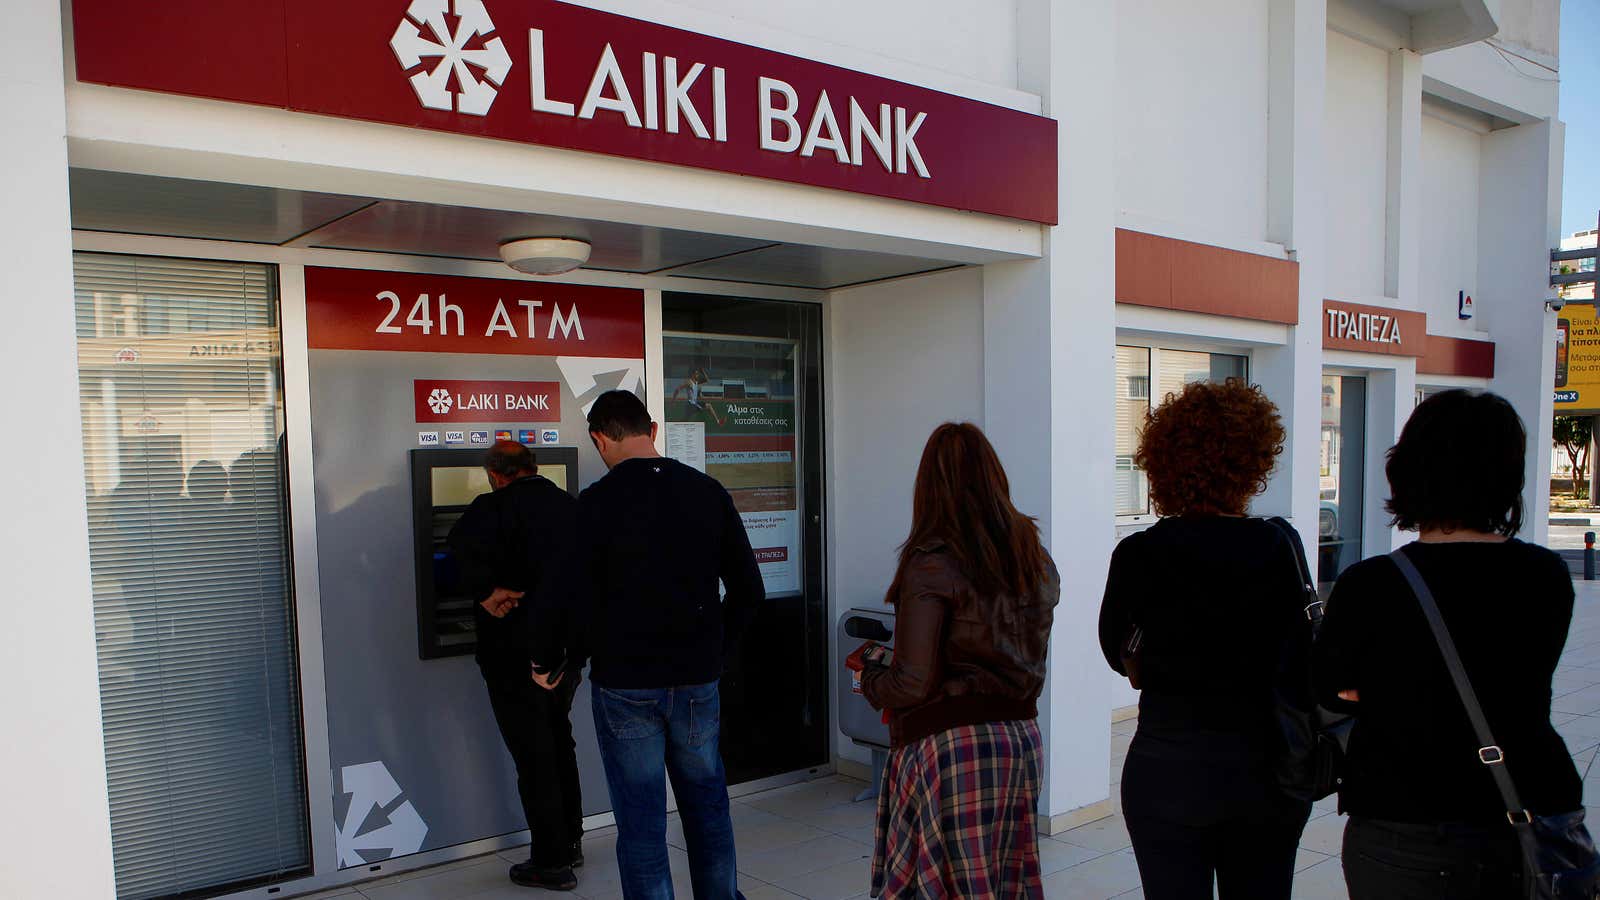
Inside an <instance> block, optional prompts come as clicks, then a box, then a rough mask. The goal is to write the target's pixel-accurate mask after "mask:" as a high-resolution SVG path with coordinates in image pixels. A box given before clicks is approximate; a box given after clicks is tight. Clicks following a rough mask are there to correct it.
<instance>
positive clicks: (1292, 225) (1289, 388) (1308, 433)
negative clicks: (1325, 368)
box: [1253, 0, 1328, 551]
mask: <svg viewBox="0 0 1600 900" xmlns="http://www.w3.org/2000/svg"><path fill="white" fill-rule="evenodd" d="M1270 14H1271V29H1270V33H1271V42H1272V47H1271V53H1270V73H1271V77H1272V89H1271V95H1270V97H1269V108H1270V110H1271V113H1272V116H1271V130H1270V132H1269V135H1268V139H1269V141H1270V144H1269V152H1268V159H1269V161H1270V165H1269V166H1268V179H1267V180H1268V211H1267V212H1268V215H1267V222H1268V235H1267V239H1268V240H1271V241H1275V242H1277V243H1280V244H1283V245H1284V246H1285V247H1286V248H1288V250H1289V253H1290V254H1291V256H1292V257H1293V258H1294V260H1295V261H1296V262H1297V263H1299V265H1300V310H1299V319H1300V322H1299V324H1298V325H1296V326H1294V327H1293V328H1290V329H1289V341H1288V343H1287V344H1285V345H1284V346H1282V347H1272V348H1268V349H1263V350H1258V351H1257V352H1256V354H1255V357H1254V361H1255V373H1254V375H1253V378H1254V380H1255V381H1257V382H1258V383H1260V384H1262V385H1264V386H1265V387H1266V389H1267V393H1268V394H1269V395H1270V396H1271V397H1272V400H1273V402H1275V403H1277V404H1278V409H1279V411H1280V412H1281V413H1282V415H1283V424H1284V428H1285V430H1286V431H1287V432H1288V443H1287V445H1286V446H1285V447H1284V452H1283V456H1281V457H1279V459H1278V469H1277V472H1276V473H1275V474H1274V475H1273V478H1272V482H1271V484H1270V485H1269V486H1268V489H1267V493H1266V494H1265V495H1264V496H1263V497H1262V498H1261V499H1260V500H1259V501H1258V502H1257V505H1256V509H1257V511H1259V512H1262V513H1267V514H1272V515H1284V516H1288V517H1289V519H1290V521H1292V522H1293V523H1294V525H1295V527H1296V528H1297V529H1299V531H1300V536H1301V539H1302V540H1303V541H1304V543H1305V545H1306V547H1307V549H1308V551H1314V549H1315V547H1316V546H1317V502H1318V501H1317V498H1318V487H1317V478H1318V474H1319V472H1320V470H1321V452H1322V451H1321V447H1322V300H1323V297H1324V296H1325V294H1324V290H1323V288H1324V284H1325V282H1326V277H1327V275H1326V273H1327V266H1328V259H1327V249H1326V248H1327V239H1326V236H1325V224H1324V220H1323V204H1324V202H1325V198H1324V194H1323V185H1324V181H1325V179H1326V172H1325V169H1324V166H1323V158H1324V153H1325V141H1326V136H1325V135H1324V134H1323V131H1324V128H1323V107H1324V106H1325V104H1326V94H1325V91H1326V82H1327V42H1328V19H1327V4H1326V3H1325V2H1323V0H1272V6H1271V13H1270Z"/></svg>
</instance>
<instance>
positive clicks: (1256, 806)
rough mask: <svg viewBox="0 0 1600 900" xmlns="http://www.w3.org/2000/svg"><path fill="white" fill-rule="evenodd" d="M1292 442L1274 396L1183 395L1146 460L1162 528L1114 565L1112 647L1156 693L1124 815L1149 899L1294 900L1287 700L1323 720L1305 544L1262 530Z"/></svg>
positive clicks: (1140, 538) (1120, 664)
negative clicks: (1314, 672)
mask: <svg viewBox="0 0 1600 900" xmlns="http://www.w3.org/2000/svg"><path fill="white" fill-rule="evenodd" d="M1283 440H1284V431H1283V425H1282V423H1281V421H1280V419H1279V417H1278V410H1277V408H1276V407H1275V406H1273V404H1272V401H1270V400H1268V399H1267V398H1266V396H1265V395H1264V394H1263V393H1262V392H1261V389H1260V388H1258V387H1253V386H1250V385H1247V384H1245V383H1244V382H1242V381H1239V380H1236V379H1235V380H1229V381H1228V382H1227V383H1226V384H1212V383H1200V384H1191V385H1189V386H1188V387H1186V388H1184V390H1183V392H1182V393H1181V394H1177V395H1168V397H1167V400H1166V402H1165V403H1163V404H1162V405H1161V406H1160V407H1159V408H1158V409H1156V410H1155V411H1154V412H1152V413H1151V414H1150V415H1149V418H1148V420H1147V421H1146V424H1145V428H1144V432H1143V434H1142V435H1141V436H1140V440H1139V448H1138V451H1137V453H1136V454H1135V456H1134V459H1135V461H1136V462H1137V463H1138V465H1139V466H1140V467H1141V468H1143V469H1144V471H1145V473H1146V475H1147V476H1148V477H1149V479H1150V500H1151V502H1152V503H1153V504H1154V506H1155V509H1156V512H1158V513H1160V514H1161V515H1162V516H1164V517H1165V518H1163V519H1162V520H1161V521H1160V522H1158V523H1156V524H1155V525H1154V526H1152V527H1151V528H1149V529H1147V530H1145V531H1143V532H1140V533H1138V534H1134V535H1130V536H1129V537H1127V538H1126V539H1124V540H1123V541H1122V542H1121V544H1119V545H1118V546H1117V549H1116V551H1115V552H1114V553H1113V554H1112V556H1111V571H1110V574H1109V576H1108V579H1107V582H1106V595H1105V600H1104V602H1103V604H1102V605H1101V607H1100V644H1101V647H1102V649H1103V650H1104V652H1105V656H1106V661H1107V662H1109V663H1110V664H1111V667H1112V668H1113V669H1115V670H1116V671H1117V672H1118V673H1120V674H1123V675H1130V676H1136V678H1137V683H1136V686H1137V687H1140V688H1141V691H1142V693H1141V695H1140V698H1139V727H1138V731H1137V733H1136V734H1135V735H1134V737H1133V742H1132V744H1131V745H1130V746H1129V748H1128V759H1127V762H1126V763H1125V765H1124V768H1123V774H1122V812H1123V816H1124V818H1125V819H1126V820H1127V825H1128V835H1129V837H1130V838H1131V839H1132V840H1133V852H1134V856H1135V857H1136V858H1137V860H1138V864H1139V874H1140V878H1141V880H1142V881H1143V885H1144V895H1145V897H1147V898H1149V900H1190V898H1198V897H1211V896H1212V887H1211V886H1212V884H1213V883H1215V884H1216V886H1217V891H1218V893H1219V894H1220V896H1221V897H1222V898H1223V900H1228V898H1250V900H1276V898H1282V900H1288V897H1289V894H1290V890H1291V887H1292V884H1293V881H1294V859H1295V851H1296V848H1297V846H1298V845H1299V842H1300V833H1301V831H1302V830H1303V829H1304V828H1305V823H1306V819H1307V818H1308V817H1309V815H1310V812H1311V805H1310V803H1309V802H1307V801H1304V800H1297V799H1293V798H1291V797H1290V796H1289V795H1288V794H1286V793H1284V791H1283V790H1282V788H1280V787H1279V784H1278V780H1277V777H1276V774H1275V770H1274V766H1275V765H1276V764H1277V763H1278V762H1279V758H1280V756H1281V739H1280V738H1279V734H1280V732H1279V731H1278V728H1277V721H1278V719H1277V703H1278V702H1279V698H1280V697H1286V698H1289V699H1290V701H1291V702H1294V703H1297V704H1300V705H1301V706H1302V707H1303V708H1309V706H1310V672H1309V669H1308V659H1309V656H1310V641H1311V634H1310V628H1309V626H1308V625H1307V624H1306V620H1305V615H1304V605H1305V587H1304V585H1305V580H1304V578H1302V576H1301V561H1300V560H1301V557H1302V550H1301V547H1300V542H1299V538H1298V536H1294V535H1293V531H1292V529H1290V528H1289V527H1288V525H1287V523H1284V522H1282V520H1274V521H1269V520H1265V519H1257V518H1249V517H1247V515H1246V511H1247V510H1248V509H1249V506H1250V500H1251V498H1253V497H1254V496H1256V495H1257V494H1259V493H1261V492H1262V491H1263V490H1265V488H1266V485H1267V477H1268V475H1269V474H1271V472H1272V469H1273V466H1274V464H1275V463H1276V461H1277V457H1278V454H1279V453H1281V452H1282V450H1283Z"/></svg>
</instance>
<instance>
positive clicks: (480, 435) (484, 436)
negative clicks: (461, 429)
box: [467, 431, 489, 447]
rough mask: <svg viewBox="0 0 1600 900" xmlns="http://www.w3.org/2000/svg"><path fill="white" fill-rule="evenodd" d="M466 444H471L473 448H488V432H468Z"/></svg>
mask: <svg viewBox="0 0 1600 900" xmlns="http://www.w3.org/2000/svg"><path fill="white" fill-rule="evenodd" d="M467 443H469V444H471V445H472V446H474V447H487V446H489V432H487V431H474V432H470V433H469V434H468V435H467Z"/></svg>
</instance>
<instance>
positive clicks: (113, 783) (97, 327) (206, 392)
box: [73, 253, 309, 900]
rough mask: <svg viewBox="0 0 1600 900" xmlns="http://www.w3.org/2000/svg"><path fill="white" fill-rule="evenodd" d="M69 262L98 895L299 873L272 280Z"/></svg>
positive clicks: (302, 832) (224, 270) (300, 836)
mask: <svg viewBox="0 0 1600 900" xmlns="http://www.w3.org/2000/svg"><path fill="white" fill-rule="evenodd" d="M73 262H74V273H75V282H76V290H75V293H76V311H77V327H78V372H79V389H80V405H81V409H82V414H83V428H84V480H85V485H86V487H87V490H88V497H89V502H88V506H89V550H90V563H91V569H92V576H93V585H94V607H95V630H96V640H97V648H98V653H99V665H100V697H101V713H102V718H103V722H104V730H105V743H106V769H107V776H108V781H109V786H110V796H111V830H112V843H113V850H114V856H115V865H116V880H117V893H118V896H119V897H121V898H124V900H140V898H150V897H165V896H170V895H176V894H186V893H192V892H204V891H217V890H221V889H223V888H225V887H231V886H237V885H242V884H246V883H251V882H258V881H263V880H270V879H273V878H279V877H283V876H287V875H290V874H294V873H299V872H302V871H304V870H306V868H307V867H308V864H309V847H308V839H309V832H308V829H307V823H306V818H307V814H306V809H305V776H304V761H303V759H302V756H303V754H302V742H301V728H300V710H299V704H298V696H299V693H298V685H297V671H296V654H295V642H294V629H293V614H292V607H291V604H290V581H289V577H288V576H289V557H288V552H287V537H288V532H287V527H286V524H287V509H286V505H285V502H284V497H285V491H284V489H285V480H286V479H285V475H284V472H285V467H284V462H283V451H282V442H281V435H282V433H283V401H282V392H281V390H280V370H281V346H280V344H279V336H278V334H279V333H278V324H277V297H276V285H275V279H274V275H275V270H274V269H272V268H271V267H268V266H263V265H247V264H240V263H228V262H211V261H204V260H183V259H163V258H154V257H135V256H118V255H110V254H94V253H80V254H75V255H74V258H73Z"/></svg>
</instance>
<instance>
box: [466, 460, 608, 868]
mask: <svg viewBox="0 0 1600 900" xmlns="http://www.w3.org/2000/svg"><path fill="white" fill-rule="evenodd" d="M484 469H485V470H486V471H487V472H488V475H489V481H490V483H491V484H493V486H494V490H493V491H492V492H490V493H487V494H481V495H479V496H478V497H477V499H475V500H473V501H472V505H471V506H470V507H468V508H467V511H466V512H465V513H463V514H462V516H461V518H460V520H459V521H457V522H456V524H455V527H453V528H452V529H451V530H450V537H449V542H450V547H451V549H452V550H453V551H454V552H455V554H456V557H457V559H458V560H459V562H460V565H461V577H462V585H463V587H464V589H465V593H466V594H467V596H470V597H474V598H482V599H481V600H480V601H479V603H478V607H477V609H475V610H474V613H475V616H476V620H477V639H478V650H477V657H478V667H479V668H480V670H481V671H482V672H483V680H484V682H485V683H486V684H487V685H488V688H489V704H490V706H491V707H493V709H494V717H495V722H496V723H498V724H499V726H500V734H501V736H502V737H504V738H505V742H506V749H507V750H510V751H511V758H512V760H513V761H515V763H516V766H517V791H518V793H519V794H520V795H521V799H522V811H523V814H524V815H526V816H527V819H528V829H529V831H530V832H532V835H533V848H532V852H531V855H530V859H529V860H528V861H527V862H525V863H518V864H517V865H515V866H512V867H511V880H512V881H514V882H516V883H517V884H520V885H525V886H529V887H543V888H549V889H552V890H571V889H572V888H573V887H575V886H577V883H578V882H577V879H576V878H575V877H574V876H573V874H572V869H573V867H574V866H577V865H582V864H583V853H582V849H581V846H580V840H581V837H582V834H583V804H582V800H581V798H580V796H579V792H578V758H577V749H576V745H575V744H574V742H573V740H572V720H571V715H570V714H571V712H572V696H573V693H574V692H575V691H576V690H577V687H578V679H579V674H578V671H577V670H576V669H574V670H572V671H567V670H566V669H565V668H564V667H563V663H564V662H565V660H564V659H563V658H561V654H560V653H559V652H558V651H557V652H553V651H552V650H550V649H545V648H562V647H565V646H567V645H568V644H570V643H572V640H571V638H570V636H569V633H568V632H569V631H570V630H571V629H570V627H569V622H570V614H571V611H572V610H573V609H574V606H575V603H574V600H575V598H574V597H573V593H574V590H575V588H577V587H579V584H578V582H577V581H576V576H577V574H578V567H577V562H576V559H575V554H576V546H575V535H576V532H577V507H578V503H577V501H576V500H574V499H573V498H572V496H571V495H570V494H568V493H567V492H566V491H563V490H562V489H561V488H559V487H556V485H555V484H554V483H553V482H551V481H550V480H549V479H547V478H543V477H541V476H540V475H539V474H538V469H537V468H536V467H535V465H534V458H533V453H532V452H530V451H529V450H528V448H527V447H524V446H523V445H521V444H516V443H512V442H511V441H501V442H499V443H497V444H495V445H494V447H492V448H491V449H490V450H489V453H488V456H487V457H486V459H485V461H484ZM536 657H539V658H542V659H544V660H547V661H549V662H550V667H549V668H545V669H543V670H542V671H539V672H537V673H536V671H535V669H534V666H533V660H534V659H535V658H536ZM536 674H537V676H538V678H537V680H536V677H535V676H536Z"/></svg>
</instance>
